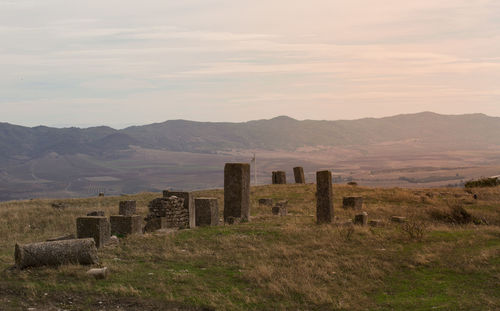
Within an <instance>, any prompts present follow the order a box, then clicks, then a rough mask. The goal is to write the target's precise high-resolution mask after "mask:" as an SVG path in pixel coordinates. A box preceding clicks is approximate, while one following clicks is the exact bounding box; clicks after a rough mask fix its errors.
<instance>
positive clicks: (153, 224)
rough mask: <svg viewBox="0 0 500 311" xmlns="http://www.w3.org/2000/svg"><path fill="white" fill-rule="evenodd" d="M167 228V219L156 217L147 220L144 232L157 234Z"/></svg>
mask: <svg viewBox="0 0 500 311" xmlns="http://www.w3.org/2000/svg"><path fill="white" fill-rule="evenodd" d="M165 228H167V217H155V218H150V219H147V220H146V225H145V226H144V232H155V231H157V230H160V229H165Z"/></svg>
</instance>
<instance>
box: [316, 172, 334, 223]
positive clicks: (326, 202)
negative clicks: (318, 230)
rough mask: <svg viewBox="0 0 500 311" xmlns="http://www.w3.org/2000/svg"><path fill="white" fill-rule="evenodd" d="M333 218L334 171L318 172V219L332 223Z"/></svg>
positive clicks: (318, 220) (320, 221)
mask: <svg viewBox="0 0 500 311" xmlns="http://www.w3.org/2000/svg"><path fill="white" fill-rule="evenodd" d="M332 218H333V188H332V172H330V171H319V172H316V221H317V223H318V224H323V223H331V222H332Z"/></svg>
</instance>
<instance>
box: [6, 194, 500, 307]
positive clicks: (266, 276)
mask: <svg viewBox="0 0 500 311" xmlns="http://www.w3.org/2000/svg"><path fill="white" fill-rule="evenodd" d="M195 194H196V196H214V197H217V198H219V208H220V209H222V207H223V200H222V199H223V191H222V190H209V191H199V192H196V193H195ZM334 194H335V216H336V217H338V221H342V220H345V219H349V218H352V217H353V216H354V214H355V212H354V211H351V210H343V209H342V208H341V200H342V197H343V196H348V195H361V196H363V197H364V199H365V208H364V210H366V211H367V212H368V214H369V218H370V219H382V220H385V221H386V224H385V226H382V227H373V228H372V227H360V226H355V227H354V228H352V227H348V226H337V225H334V224H332V225H320V226H318V225H316V224H315V185H272V186H271V185H270V186H259V187H253V188H252V189H251V202H252V209H251V215H252V219H251V222H249V223H243V224H238V225H232V226H219V227H205V228H196V229H192V230H180V231H177V232H174V233H170V234H165V233H155V234H146V235H144V236H131V237H128V238H124V239H121V241H120V244H119V245H118V246H116V247H106V248H103V249H101V250H99V257H100V261H101V265H102V266H106V267H108V269H110V276H109V278H108V279H106V280H94V279H91V278H89V277H88V276H86V275H85V272H86V271H87V270H88V267H84V266H76V265H66V266H62V267H59V268H36V269H27V270H23V271H16V270H13V269H10V267H11V266H12V265H13V262H14V258H13V256H14V245H15V243H16V242H18V243H29V242H35V241H43V240H45V239H47V238H51V237H55V236H60V235H64V234H68V233H73V232H74V231H75V218H76V217H77V216H80V215H85V213H86V212H89V211H92V210H96V209H102V210H104V211H106V214H107V215H110V214H115V213H117V211H118V202H119V201H120V200H124V199H133V200H137V205H138V211H139V213H140V214H141V215H144V216H145V215H146V213H147V203H148V202H149V201H150V200H151V199H153V198H155V197H158V196H160V194H158V193H143V194H138V195H134V196H126V197H125V196H122V197H103V198H92V199H71V200H57V202H63V203H65V204H66V205H67V206H68V208H66V209H64V210H56V209H54V208H52V207H51V204H52V203H53V202H55V201H54V200H31V201H17V202H5V203H1V204H0V237H1V239H0V268H1V272H0V273H1V277H0V309H2V310H3V309H7V310H9V309H14V310H16V309H26V308H28V307H37V308H39V309H41V310H56V309H67V310H82V309H83V310H100V309H102V310H156V309H157V310H165V309H168V308H167V307H171V308H177V309H181V310H184V309H186V310H191V309H201V308H204V307H207V308H209V309H216V310H247V309H254V310H280V309H281V310H285V309H287V310H297V309H301V310H304V309H305V310H366V309H370V310H409V309H411V310H429V309H433V310H494V309H498V308H500V291H499V290H498V288H499V286H500V187H496V188H482V189H469V190H465V189H443V188H440V189H419V190H410V189H399V188H393V189H376V188H366V187H351V186H335V187H334ZM473 194H477V196H478V199H477V200H474V199H473ZM262 197H272V198H274V199H288V200H289V216H287V217H278V216H273V215H272V214H271V211H270V208H269V207H259V206H258V204H257V200H258V198H262ZM450 206H451V207H453V206H455V207H456V206H461V207H464V208H465V210H466V212H467V213H468V214H470V215H472V219H468V218H467V216H468V214H463V213H462V214H460V213H459V212H460V209H458V208H455V209H454V210H452V209H450ZM453 211H455V212H453ZM392 215H400V216H406V217H408V219H409V222H408V224H406V225H403V224H397V223H391V222H390V221H389V218H390V216H392ZM469 220H471V221H469ZM461 222H464V223H461ZM420 232H423V235H422V236H420V235H419V233H420Z"/></svg>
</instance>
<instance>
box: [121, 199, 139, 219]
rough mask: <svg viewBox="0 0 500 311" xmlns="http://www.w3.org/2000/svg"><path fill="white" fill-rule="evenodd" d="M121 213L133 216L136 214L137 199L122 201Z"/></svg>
mask: <svg viewBox="0 0 500 311" xmlns="http://www.w3.org/2000/svg"><path fill="white" fill-rule="evenodd" d="M118 214H119V215H123V216H132V215H135V214H136V202H135V201H120V208H119V212H118Z"/></svg>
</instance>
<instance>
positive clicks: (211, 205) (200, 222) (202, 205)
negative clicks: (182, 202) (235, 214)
mask: <svg viewBox="0 0 500 311" xmlns="http://www.w3.org/2000/svg"><path fill="white" fill-rule="evenodd" d="M194 206H195V215H196V226H197V227H198V226H217V225H219V206H218V202H217V199H216V198H196V199H194Z"/></svg>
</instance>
